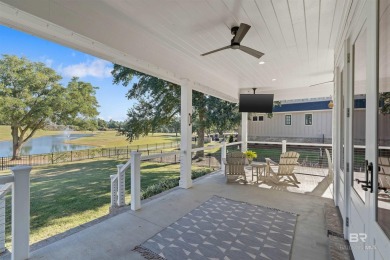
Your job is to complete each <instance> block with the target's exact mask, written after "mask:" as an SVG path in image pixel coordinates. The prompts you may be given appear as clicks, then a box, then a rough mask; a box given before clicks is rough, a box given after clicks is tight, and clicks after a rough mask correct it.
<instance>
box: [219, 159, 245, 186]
mask: <svg viewBox="0 0 390 260" xmlns="http://www.w3.org/2000/svg"><path fill="white" fill-rule="evenodd" d="M245 162H246V155H245V154H244V153H242V152H231V153H228V154H227V155H226V159H225V160H223V163H224V164H225V176H226V182H229V177H230V176H234V177H236V179H237V178H238V177H240V176H243V177H244V181H245V182H246V174H245Z"/></svg>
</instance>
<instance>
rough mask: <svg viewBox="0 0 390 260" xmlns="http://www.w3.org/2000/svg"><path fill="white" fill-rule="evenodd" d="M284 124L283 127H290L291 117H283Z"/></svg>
mask: <svg viewBox="0 0 390 260" xmlns="http://www.w3.org/2000/svg"><path fill="white" fill-rule="evenodd" d="M284 124H285V125H291V115H285V116H284Z"/></svg>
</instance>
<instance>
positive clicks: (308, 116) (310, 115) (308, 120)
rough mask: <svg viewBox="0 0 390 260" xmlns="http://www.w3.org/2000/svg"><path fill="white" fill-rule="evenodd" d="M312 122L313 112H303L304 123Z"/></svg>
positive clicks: (309, 123)
mask: <svg viewBox="0 0 390 260" xmlns="http://www.w3.org/2000/svg"><path fill="white" fill-rule="evenodd" d="M312 124H313V114H305V125H312Z"/></svg>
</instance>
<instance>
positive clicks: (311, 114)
mask: <svg viewBox="0 0 390 260" xmlns="http://www.w3.org/2000/svg"><path fill="white" fill-rule="evenodd" d="M307 115H310V116H311V124H306V116H307ZM304 121H305V126H312V125H313V113H305V116H304Z"/></svg>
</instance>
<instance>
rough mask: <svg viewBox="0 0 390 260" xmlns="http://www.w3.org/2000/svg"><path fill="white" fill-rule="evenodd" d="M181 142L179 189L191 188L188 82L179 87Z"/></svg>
mask: <svg viewBox="0 0 390 260" xmlns="http://www.w3.org/2000/svg"><path fill="white" fill-rule="evenodd" d="M180 114H181V135H180V138H181V141H180V182H179V185H180V187H181V188H184V189H188V188H190V187H191V186H192V179H191V149H192V144H191V138H192V122H191V121H192V120H191V116H192V88H191V87H190V85H189V82H188V81H185V82H183V84H182V85H181V112H180Z"/></svg>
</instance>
